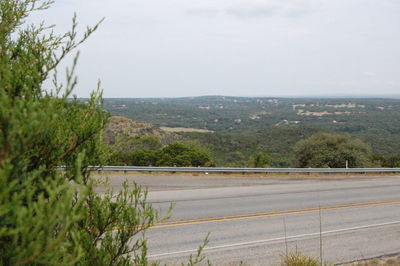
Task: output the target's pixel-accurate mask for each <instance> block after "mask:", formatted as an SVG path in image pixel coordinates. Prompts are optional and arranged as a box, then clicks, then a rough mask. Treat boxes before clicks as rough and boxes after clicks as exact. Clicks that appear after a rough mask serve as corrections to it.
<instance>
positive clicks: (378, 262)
mask: <svg viewBox="0 0 400 266" xmlns="http://www.w3.org/2000/svg"><path fill="white" fill-rule="evenodd" d="M398 265H400V255H395V256H384V257H380V258H374V259H369V260H363V261H357V262H352V263H347V264H343V266H398Z"/></svg>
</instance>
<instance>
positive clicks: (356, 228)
mask: <svg viewBox="0 0 400 266" xmlns="http://www.w3.org/2000/svg"><path fill="white" fill-rule="evenodd" d="M393 224H400V221H394V222H387V223H380V224H369V225H363V226H356V227H349V228H343V229H337V230H330V231H324V232H322V234H323V235H326V234H332V233H340V232H346V231H353V230H359V229H366V228H372V227H379V226H386V225H393ZM319 234H320V233H319V232H317V233H309V234H301V235H294V236H288V237H286V239H287V240H290V239H295V238H302V237H310V236H319ZM279 240H285V237H277V238H270V239H262V240H256V241H248V242H241V243H235V244H229V245H220V246H214V247H205V248H204V249H203V251H209V250H215V249H223V248H232V247H238V246H247V245H254V244H261V243H268V242H274V241H279ZM192 252H197V249H188V250H182V251H175V252H168V253H160V254H154V255H148V256H147V258H157V257H164V256H170V255H177V254H184V253H192Z"/></svg>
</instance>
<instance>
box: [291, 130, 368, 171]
mask: <svg viewBox="0 0 400 266" xmlns="http://www.w3.org/2000/svg"><path fill="white" fill-rule="evenodd" d="M295 156H296V167H321V168H324V167H330V168H344V167H346V161H347V162H348V166H349V167H352V168H354V167H369V166H371V159H370V158H371V148H370V147H369V146H368V145H366V144H364V143H363V142H362V141H361V140H358V139H354V138H352V137H350V136H348V135H340V134H331V133H319V134H315V135H313V136H311V137H309V138H307V139H304V140H301V141H299V142H298V143H297V144H296V146H295Z"/></svg>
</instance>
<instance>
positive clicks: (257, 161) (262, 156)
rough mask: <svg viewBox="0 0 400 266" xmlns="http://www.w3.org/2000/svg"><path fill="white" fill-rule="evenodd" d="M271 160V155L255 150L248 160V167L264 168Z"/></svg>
mask: <svg viewBox="0 0 400 266" xmlns="http://www.w3.org/2000/svg"><path fill="white" fill-rule="evenodd" d="M271 162H272V158H271V156H269V155H268V154H266V153H263V152H255V153H254V154H253V155H252V156H251V157H250V160H249V163H248V167H252V168H266V167H269V166H270V164H271Z"/></svg>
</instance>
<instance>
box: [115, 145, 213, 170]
mask: <svg viewBox="0 0 400 266" xmlns="http://www.w3.org/2000/svg"><path fill="white" fill-rule="evenodd" d="M114 159H115V160H114V161H113V162H112V163H113V164H115V165H134V166H150V165H151V166H196V167H197V166H210V165H211V164H212V163H211V157H210V155H209V153H208V152H207V151H206V150H203V149H201V148H198V147H197V146H196V145H190V144H189V143H180V142H175V143H172V144H169V145H167V146H165V147H163V148H162V149H158V150H144V149H138V150H133V151H132V152H116V153H115V156H114Z"/></svg>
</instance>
